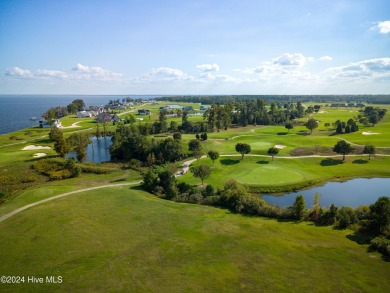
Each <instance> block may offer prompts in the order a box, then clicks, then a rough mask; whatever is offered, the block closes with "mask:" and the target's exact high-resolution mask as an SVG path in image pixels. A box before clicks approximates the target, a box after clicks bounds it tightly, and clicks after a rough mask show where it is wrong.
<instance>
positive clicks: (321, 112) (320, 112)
mask: <svg viewBox="0 0 390 293" xmlns="http://www.w3.org/2000/svg"><path fill="white" fill-rule="evenodd" d="M317 113H318V114H323V113H328V111H322V110H321V111H318V112H317Z"/></svg>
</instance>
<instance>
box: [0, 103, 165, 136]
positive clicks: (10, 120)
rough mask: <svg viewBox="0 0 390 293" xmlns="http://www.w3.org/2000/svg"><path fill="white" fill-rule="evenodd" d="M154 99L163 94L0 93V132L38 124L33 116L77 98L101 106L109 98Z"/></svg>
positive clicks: (88, 104) (38, 116)
mask: <svg viewBox="0 0 390 293" xmlns="http://www.w3.org/2000/svg"><path fill="white" fill-rule="evenodd" d="M127 97H130V98H133V99H138V98H142V99H146V100H148V99H153V98H156V97H161V96H154V95H153V96H152V95H145V96H142V95H98V96H89V95H88V96H85V95H0V134H4V133H9V132H13V131H16V130H20V129H23V128H27V127H32V126H36V125H38V121H31V120H30V119H31V118H32V117H36V118H37V119H39V118H40V117H41V116H42V113H44V112H46V111H47V110H48V109H49V108H51V107H55V106H66V105H68V104H70V103H71V102H72V101H73V100H75V99H83V100H84V103H85V105H86V106H87V107H88V106H90V105H93V106H100V105H105V104H107V103H108V101H109V100H116V99H120V100H122V99H123V98H127Z"/></svg>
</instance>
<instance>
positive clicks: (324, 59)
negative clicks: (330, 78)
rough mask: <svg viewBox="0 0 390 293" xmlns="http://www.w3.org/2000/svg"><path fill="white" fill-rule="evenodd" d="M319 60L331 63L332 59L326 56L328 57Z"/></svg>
mask: <svg viewBox="0 0 390 293" xmlns="http://www.w3.org/2000/svg"><path fill="white" fill-rule="evenodd" d="M320 60H321V61H332V60H333V58H332V57H330V56H328V55H326V56H322V57H321V58H320Z"/></svg>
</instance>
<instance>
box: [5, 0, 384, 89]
mask: <svg viewBox="0 0 390 293" xmlns="http://www.w3.org/2000/svg"><path fill="white" fill-rule="evenodd" d="M0 93H1V94H389V93H390V2H389V1H387V0H383V1H376V0H369V1H365V0H351V1H344V0H340V1H332V0H328V1H320V0H310V1H309V0H308V1H300V0H296V1H293V0H291V1H287V0H285V1H283V0H281V1H277V0H275V1H260V0H259V1H255V0H241V1H233V0H223V1H222V0H220V1H217V0H214V1H213V0H197V1H185V0H182V1H166V0H160V1H148V0H142V1H133V0H128V1H120V0H110V1H100V0H94V1H89V0H84V1H73V0H67V1H55V0H51V1H42V0H34V1H27V0H25V1H22V0H0Z"/></svg>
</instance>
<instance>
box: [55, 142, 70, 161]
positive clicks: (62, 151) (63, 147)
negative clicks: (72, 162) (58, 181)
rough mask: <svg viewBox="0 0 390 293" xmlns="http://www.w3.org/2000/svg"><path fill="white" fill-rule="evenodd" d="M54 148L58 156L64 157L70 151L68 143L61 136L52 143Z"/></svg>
mask: <svg viewBox="0 0 390 293" xmlns="http://www.w3.org/2000/svg"><path fill="white" fill-rule="evenodd" d="M54 150H55V151H56V153H57V154H59V155H60V157H62V158H63V157H65V155H66V154H67V153H69V151H70V147H69V145H68V144H67V143H66V141H65V139H64V138H63V137H61V138H59V139H57V140H56V142H55V143H54Z"/></svg>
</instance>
